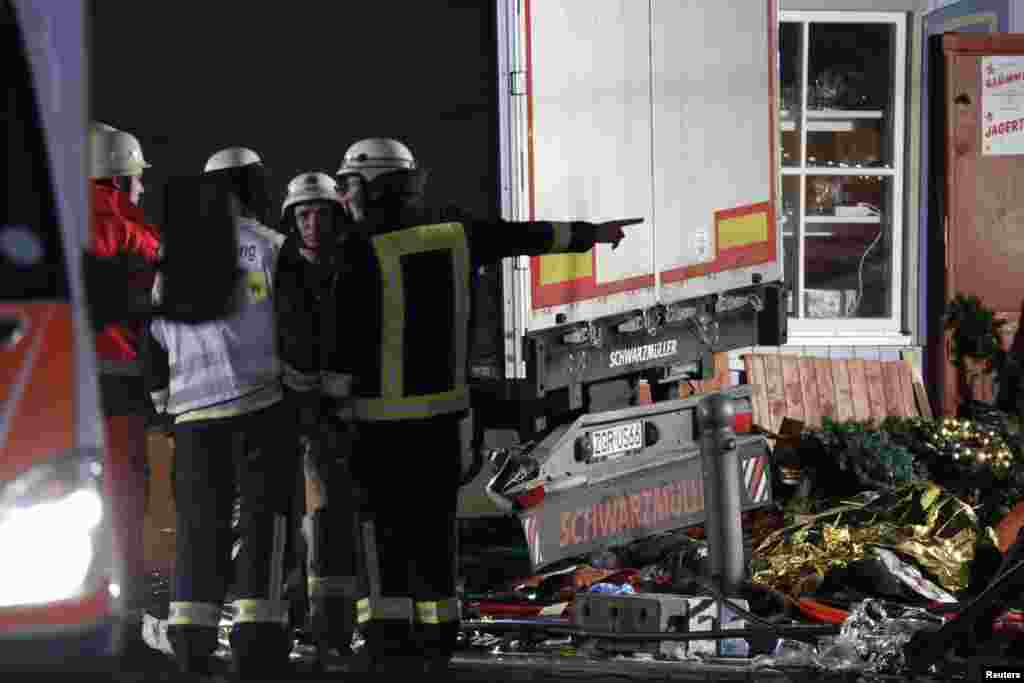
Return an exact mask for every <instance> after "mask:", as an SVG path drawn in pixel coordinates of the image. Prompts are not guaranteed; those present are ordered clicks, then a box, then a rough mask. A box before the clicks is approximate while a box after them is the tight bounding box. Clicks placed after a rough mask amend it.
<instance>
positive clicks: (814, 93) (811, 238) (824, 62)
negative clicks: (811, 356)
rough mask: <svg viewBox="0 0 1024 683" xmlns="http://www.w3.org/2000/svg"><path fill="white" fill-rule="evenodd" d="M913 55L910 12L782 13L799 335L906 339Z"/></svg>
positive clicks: (788, 255)
mask: <svg viewBox="0 0 1024 683" xmlns="http://www.w3.org/2000/svg"><path fill="white" fill-rule="evenodd" d="M905 60H906V19H905V17H904V15H902V14H899V13H858V12H782V13H781V19H780V25H779V72H780V73H779V83H780V93H779V116H778V121H779V126H780V139H781V144H780V146H779V163H780V172H781V184H782V192H781V196H782V217H783V222H782V237H783V258H784V262H783V268H784V273H785V277H786V280H787V283H788V284H789V286H790V291H791V296H790V311H789V314H790V336H791V337H792V338H794V339H796V340H800V341H801V342H802V341H804V340H807V341H808V343H815V342H818V343H827V341H826V340H827V339H828V338H830V337H831V338H835V339H842V343H844V344H851V343H857V340H858V339H863V340H864V343H885V342H886V341H887V340H891V341H893V342H895V343H899V340H900V339H901V337H900V321H901V317H900V316H901V303H902V296H903V291H902V284H901V283H902V273H901V270H902V258H903V256H902V246H903V234H902V230H903V213H904V211H905V209H904V206H903V172H904V169H903V144H904V81H905V75H904V73H905V68H906V67H905ZM868 340H870V341H868ZM798 343H799V342H798Z"/></svg>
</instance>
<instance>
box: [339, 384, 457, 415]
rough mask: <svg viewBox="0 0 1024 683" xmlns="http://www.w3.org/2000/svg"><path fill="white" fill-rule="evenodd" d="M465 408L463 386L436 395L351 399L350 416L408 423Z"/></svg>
mask: <svg viewBox="0 0 1024 683" xmlns="http://www.w3.org/2000/svg"><path fill="white" fill-rule="evenodd" d="M468 408H469V389H468V388H467V387H465V386H463V387H459V388H458V389H454V390H452V391H445V392H443V393H439V394H425V395H423V396H409V397H407V398H399V399H387V398H371V399H355V400H353V401H352V415H353V416H354V417H355V418H356V419H359V420H366V421H371V420H412V419H417V418H426V417H433V416H435V415H447V414H449V413H457V412H460V411H463V410H467V409H468Z"/></svg>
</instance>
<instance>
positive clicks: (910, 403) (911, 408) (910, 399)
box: [896, 361, 920, 417]
mask: <svg viewBox="0 0 1024 683" xmlns="http://www.w3.org/2000/svg"><path fill="white" fill-rule="evenodd" d="M896 369H897V371H898V372H897V374H898V375H899V380H900V404H901V405H902V406H903V414H904V415H906V416H907V417H917V416H918V415H920V413H919V412H918V410H917V402H916V401H915V400H914V371H913V370H912V369H911V367H910V363H908V362H906V361H900V362H899V363H897V364H896Z"/></svg>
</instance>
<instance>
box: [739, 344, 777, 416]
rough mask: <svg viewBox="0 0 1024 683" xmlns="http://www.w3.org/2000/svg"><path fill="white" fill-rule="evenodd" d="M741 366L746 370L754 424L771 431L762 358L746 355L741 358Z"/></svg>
mask: <svg viewBox="0 0 1024 683" xmlns="http://www.w3.org/2000/svg"><path fill="white" fill-rule="evenodd" d="M743 365H744V367H746V369H747V378H748V380H747V381H748V383H749V384H750V386H751V403H752V404H753V408H754V424H755V425H757V426H759V427H764V428H765V429H768V430H771V429H772V414H771V412H770V411H769V410H768V388H767V386H766V385H765V376H764V358H763V357H761V356H760V355H755V354H752V353H750V354H746V355H745V356H743Z"/></svg>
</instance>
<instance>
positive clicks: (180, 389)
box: [147, 147, 296, 678]
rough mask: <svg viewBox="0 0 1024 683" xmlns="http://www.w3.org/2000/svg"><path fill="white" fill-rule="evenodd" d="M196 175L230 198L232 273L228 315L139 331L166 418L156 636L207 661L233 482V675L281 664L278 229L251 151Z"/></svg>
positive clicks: (287, 499) (192, 660) (201, 666)
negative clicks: (164, 603) (171, 550)
mask: <svg viewBox="0 0 1024 683" xmlns="http://www.w3.org/2000/svg"><path fill="white" fill-rule="evenodd" d="M204 172H205V174H206V175H207V176H208V177H209V179H210V180H211V181H212V182H217V183H223V184H224V186H225V187H228V188H230V190H231V192H232V194H233V196H234V197H235V200H236V202H237V206H238V209H239V214H240V218H239V219H238V221H237V224H236V228H237V239H238V245H239V249H238V266H239V268H240V269H241V270H242V271H243V277H242V278H241V280H240V284H239V289H238V292H237V299H236V312H235V313H234V314H233V315H231V316H229V317H227V318H224V319H220V320H215V321H212V322H208V323H203V324H198V325H190V324H185V323H174V322H168V321H165V320H159V319H158V320H155V321H154V322H153V323H152V324H151V325H150V328H149V329H150V332H151V335H150V341H151V343H150V347H151V351H152V352H151V353H150V354H148V355H147V360H149V359H152V360H151V365H150V371H149V373H148V375H149V377H150V379H151V386H150V388H151V396H152V399H153V402H154V404H155V405H156V407H157V410H158V411H160V412H165V413H167V414H169V415H170V416H172V417H173V420H174V426H173V430H174V438H175V444H176V447H175V463H174V474H173V477H174V495H175V499H176V508H177V560H176V569H175V577H174V583H173V586H172V597H171V605H170V614H169V619H168V629H167V635H168V640H169V641H170V642H171V645H172V647H173V649H174V653H175V658H176V659H177V661H178V664H179V667H180V668H181V669H182V670H183V671H186V672H200V673H202V672H206V671H208V670H209V667H210V663H211V658H210V655H211V654H212V653H213V652H214V650H215V649H216V648H217V628H218V625H219V623H220V619H221V608H222V604H223V601H224V598H225V593H226V582H227V580H228V578H229V577H230V576H231V574H232V567H231V546H232V532H231V516H232V509H233V504H234V500H235V491H236V479H237V488H238V490H239V491H240V493H241V498H242V509H241V516H242V522H241V527H242V533H243V535H244V539H243V540H244V545H245V547H246V552H245V553H244V555H243V556H242V557H241V558H240V559H239V561H238V563H237V564H236V568H235V571H237V572H238V575H237V576H236V577H235V578H236V585H237V591H238V594H237V595H236V599H235V600H234V601H233V603H232V611H233V626H232V629H231V653H232V659H233V664H234V667H235V671H236V673H237V674H238V675H239V676H240V677H241V678H251V677H262V676H265V675H266V674H268V673H271V674H273V673H276V672H281V671H284V667H285V666H286V665H287V662H288V655H289V652H290V649H291V646H290V642H289V633H288V624H287V607H286V605H285V603H284V602H283V601H282V600H281V591H282V587H283V583H284V578H283V571H284V569H283V563H284V554H285V543H286V537H287V519H288V512H289V506H290V504H291V501H292V495H293V486H292V485H291V482H293V481H294V477H295V476H296V472H295V467H296V458H295V456H294V448H292V447H291V445H290V444H289V443H288V440H287V438H286V436H283V435H287V433H288V431H287V430H286V429H282V425H286V424H287V421H288V417H289V416H288V414H287V411H286V409H285V405H284V403H283V401H282V399H283V390H282V385H281V367H280V360H279V358H278V353H277V340H276V332H275V326H274V308H273V284H274V280H273V276H274V272H275V269H276V263H277V259H278V253H279V250H280V247H281V243H282V241H283V237H282V236H281V235H280V234H279V233H277V232H276V231H274V230H271V229H270V228H267V227H266V226H265V225H263V224H262V223H260V221H259V220H258V219H257V217H258V216H261V215H263V214H264V213H265V211H266V206H267V192H266V181H265V178H266V172H265V170H264V167H263V164H262V161H261V159H260V157H259V156H258V155H257V154H256V153H255V152H253V151H252V150H250V149H246V148H237V147H236V148H229V149H225V150H221V151H220V152H217V153H216V154H214V155H213V156H211V157H210V159H209V161H208V162H207V164H206V167H205V169H204ZM197 248H201V245H197ZM197 277H201V274H197ZM159 285H160V281H159V280H158V281H157V285H156V287H155V291H154V296H155V297H156V298H157V299H159V295H160V291H159Z"/></svg>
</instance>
